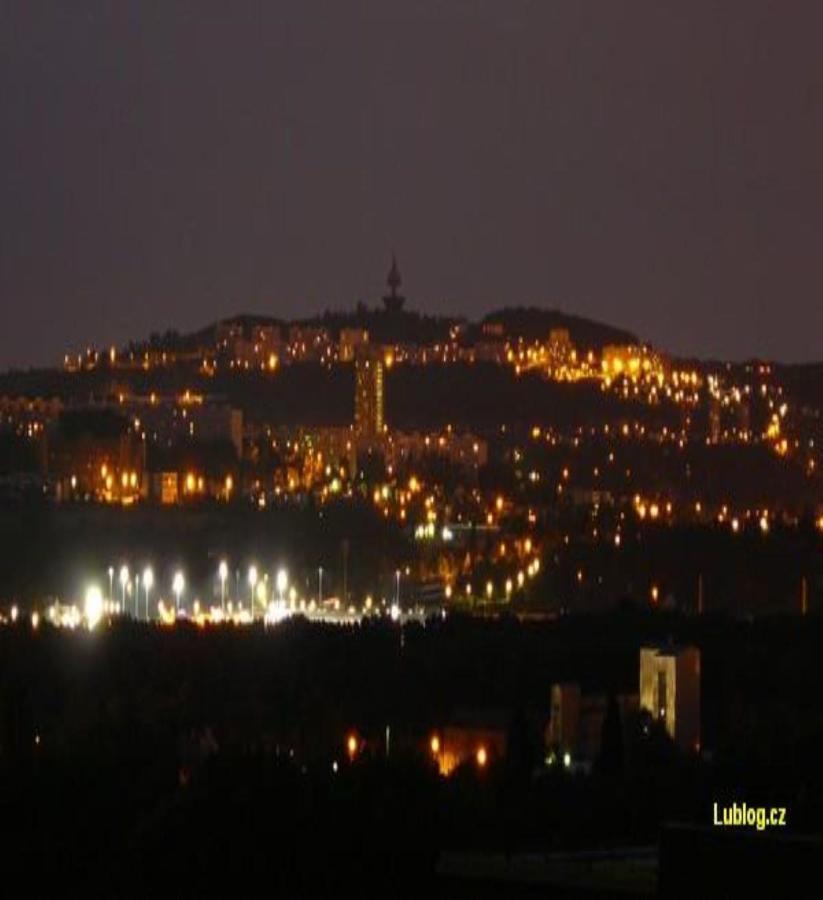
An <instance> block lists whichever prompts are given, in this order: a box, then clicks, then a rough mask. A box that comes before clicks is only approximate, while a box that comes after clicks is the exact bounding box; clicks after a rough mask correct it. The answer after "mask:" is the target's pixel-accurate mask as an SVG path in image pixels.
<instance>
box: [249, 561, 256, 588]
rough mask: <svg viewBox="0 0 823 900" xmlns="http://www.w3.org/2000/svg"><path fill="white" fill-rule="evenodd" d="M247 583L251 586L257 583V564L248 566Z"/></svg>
mask: <svg viewBox="0 0 823 900" xmlns="http://www.w3.org/2000/svg"><path fill="white" fill-rule="evenodd" d="M249 584H250V585H251V586H252V587H254V586H255V585H256V584H257V566H249Z"/></svg>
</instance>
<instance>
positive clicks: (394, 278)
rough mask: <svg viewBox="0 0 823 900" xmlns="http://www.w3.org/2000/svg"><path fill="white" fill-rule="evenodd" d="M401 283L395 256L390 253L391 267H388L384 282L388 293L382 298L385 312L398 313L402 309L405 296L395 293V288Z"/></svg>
mask: <svg viewBox="0 0 823 900" xmlns="http://www.w3.org/2000/svg"><path fill="white" fill-rule="evenodd" d="M402 283H403V279H402V278H401V277H400V269H399V268H398V267H397V257H396V256H395V255H394V253H392V256H391V268H390V269H389V275H388V278H387V279H386V284H388V286H389V293H388V294H386V296H385V297H384V298H383V305H384V306H385V308H386V312H390V313H398V312H400V311H401V310H402V309H403V303H404V302H405V300H406V298H405V297H403V296H402V295H401V294H398V293H397V289H398V288H399V287H400V285H401V284H402Z"/></svg>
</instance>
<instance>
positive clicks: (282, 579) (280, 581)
mask: <svg viewBox="0 0 823 900" xmlns="http://www.w3.org/2000/svg"><path fill="white" fill-rule="evenodd" d="M276 584H277V593H278V594H281V595H282V594H283V592H284V591H285V590H286V588H287V587H288V586H289V573H288V572H287V571H286V570H285V569H279V570H278V572H277V581H276Z"/></svg>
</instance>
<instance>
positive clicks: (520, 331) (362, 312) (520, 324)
mask: <svg viewBox="0 0 823 900" xmlns="http://www.w3.org/2000/svg"><path fill="white" fill-rule="evenodd" d="M220 321H221V322H222V323H230V324H234V325H239V326H240V327H242V328H243V330H244V331H245V332H250V331H251V329H252V327H254V326H259V325H278V326H280V327H287V326H288V325H291V324H293V325H303V326H314V327H323V328H327V329H328V330H329V332H330V333H331V334H332V335H333V336H335V337H338V336H339V334H340V330H341V329H343V328H364V329H366V330H368V332H369V334H370V335H371V337H372V340H374V341H376V342H381V343H401V344H402V343H435V342H438V341H446V340H448V339H449V332H450V330H451V329H452V328H453V327H454V326H455V325H457V324H460V325H462V326H463V329H464V332H465V334H466V336H467V337H468V338H469V339H471V340H482V335H483V326H484V325H489V324H500V325H502V326H503V330H504V333H505V335H506V336H507V337H523V338H525V339H527V340H545V339H546V338H547V337H548V336H549V332H550V331H551V330H552V329H554V328H565V329H567V330H568V332H569V336H570V338H571V340H572V342H573V343H574V344H575V345H576V346H578V347H580V348H582V349H586V350H590V349H591V350H600V349H602V347H604V346H605V345H607V344H636V343H639V341H638V338H637V336H636V335H634V334H632V332H630V331H627V330H626V329H623V328H616V327H614V326H612V325H607V324H605V323H603V322H597V321H595V320H594V319H586V318H584V317H582V316H576V315H572V314H570V313H565V312H562V311H560V310H558V309H540V308H539V307H535V306H515V307H504V308H502V309H499V310H493V311H492V312H490V313H488V314H487V315H485V316H484V317H483V318H482V319H481V320H480V321H479V322H469V321H467V320H465V319H463V318H460V317H458V316H447V315H445V316H432V315H426V314H424V313H419V312H416V311H413V310H408V309H403V310H390V311H387V310H386V309H383V308H380V307H377V308H371V307H367V306H365V305H364V304H362V303H360V304H358V305H357V306H356V307H355V308H354V309H352V310H327V311H326V312H324V313H322V314H320V315H316V316H311V317H309V318H303V319H294V320H291V321H287V320H284V319H281V318H274V317H271V316H266V315H261V314H256V315H252V314H248V313H241V314H238V315H234V316H229V317H227V318H225V319H222V320H220ZM217 324H218V323H214V324H211V325H208V326H206V327H205V328H203V329H201V330H200V331H198V332H195V334H193V335H188V336H186V338H184V340H186V341H187V342H190V341H191V339H192V338H195V337H197V338H202V337H204V336H205V335H213V334H214V332H215V330H216V327H217Z"/></svg>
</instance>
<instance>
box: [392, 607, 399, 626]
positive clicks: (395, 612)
mask: <svg viewBox="0 0 823 900" xmlns="http://www.w3.org/2000/svg"><path fill="white" fill-rule="evenodd" d="M399 618H400V607H399V606H398V605H397V604H396V603H392V605H391V620H392V622H396V621H397V620H398V619H399Z"/></svg>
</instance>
